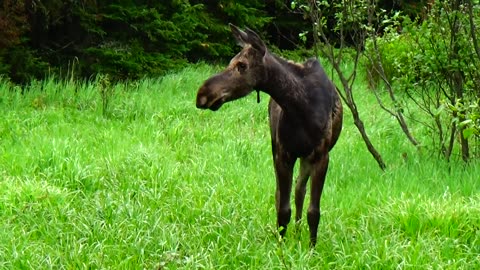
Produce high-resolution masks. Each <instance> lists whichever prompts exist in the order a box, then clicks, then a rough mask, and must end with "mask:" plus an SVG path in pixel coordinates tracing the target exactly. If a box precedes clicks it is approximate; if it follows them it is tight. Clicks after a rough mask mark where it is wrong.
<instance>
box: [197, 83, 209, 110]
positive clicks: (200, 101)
mask: <svg viewBox="0 0 480 270" xmlns="http://www.w3.org/2000/svg"><path fill="white" fill-rule="evenodd" d="M206 91H207V89H206V88H205V86H202V87H200V89H199V90H198V93H197V104H196V105H197V108H198V109H208V97H207V95H206V94H205V92H206Z"/></svg>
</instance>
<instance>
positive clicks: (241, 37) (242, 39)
mask: <svg viewBox="0 0 480 270" xmlns="http://www.w3.org/2000/svg"><path fill="white" fill-rule="evenodd" d="M229 25H230V29H231V30H232V33H233V36H234V37H235V39H236V40H237V43H238V44H239V45H240V46H242V47H244V46H245V45H247V44H250V45H252V47H253V48H254V49H256V50H257V51H259V52H260V53H261V54H262V55H265V53H266V52H267V47H266V46H265V43H264V42H263V40H262V39H261V38H260V36H258V34H257V33H255V32H254V31H253V30H252V29H250V28H247V29H246V30H245V32H244V31H242V30H240V29H239V28H238V27H237V26H235V25H233V24H231V23H230V24H229Z"/></svg>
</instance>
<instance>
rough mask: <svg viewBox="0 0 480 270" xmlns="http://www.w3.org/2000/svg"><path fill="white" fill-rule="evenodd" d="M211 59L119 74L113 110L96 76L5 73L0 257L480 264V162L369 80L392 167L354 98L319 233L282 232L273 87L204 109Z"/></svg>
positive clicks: (6, 265)
mask: <svg viewBox="0 0 480 270" xmlns="http://www.w3.org/2000/svg"><path fill="white" fill-rule="evenodd" d="M214 72H215V70H214V69H212V68H211V67H208V66H204V65H198V66H191V67H187V68H186V69H185V70H183V71H182V72H179V73H176V74H171V75H168V76H165V77H164V78H162V79H158V80H153V79H145V80H141V81H137V82H130V83H125V84H118V85H113V86H112V87H113V94H112V96H111V100H110V103H109V107H108V109H107V111H105V112H104V111H102V110H103V109H102V100H101V95H100V92H99V91H100V90H99V89H100V88H99V85H100V82H99V81H94V82H90V83H79V82H68V81H67V82H58V81H56V80H53V79H52V80H47V81H43V82H32V83H31V85H29V86H27V87H26V89H27V90H28V91H27V92H26V93H25V94H24V95H21V94H20V91H19V90H20V89H19V88H18V87H13V86H12V85H10V84H9V83H8V82H5V81H2V82H0V113H1V115H2V116H1V117H0V140H1V141H0V220H2V221H1V222H0V269H157V268H159V267H160V268H161V269H312V268H315V269H370V268H371V269H396V268H400V269H475V268H477V269H478V268H480V182H479V177H478V176H479V175H480V166H478V165H479V163H478V162H477V161H475V162H472V163H471V164H469V165H463V164H461V163H458V164H457V163H455V162H452V163H450V164H447V163H445V162H443V161H441V160H438V159H437V158H436V157H435V155H432V154H430V153H429V152H428V150H427V149H428V147H425V148H423V149H422V151H417V150H415V149H414V148H413V147H412V146H410V145H409V144H408V142H407V140H406V138H405V137H404V136H403V135H402V133H401V130H400V129H399V128H398V127H397V125H396V123H395V121H394V120H393V119H391V118H389V117H388V116H387V115H385V114H384V113H383V112H382V111H381V110H379V108H378V106H377V105H376V103H375V99H374V97H373V96H372V95H371V94H370V93H369V92H368V90H364V89H363V88H362V87H360V88H359V89H358V91H359V92H358V94H357V98H358V99H359V101H358V103H359V104H360V108H361V109H362V112H361V113H362V116H363V117H364V120H365V123H366V125H367V128H368V131H369V134H370V135H371V137H372V140H373V141H374V143H375V144H376V146H378V148H379V150H380V151H381V153H382V154H383V157H384V159H385V160H386V162H387V164H388V166H389V167H388V169H387V170H386V171H385V172H382V171H381V170H380V169H379V168H378V166H377V165H376V163H375V161H374V160H373V159H372V158H371V157H370V155H369V154H368V153H367V151H366V149H365V147H364V144H363V142H362V140H361V137H360V136H359V134H358V132H357V131H356V129H355V127H354V126H353V124H352V120H351V116H350V114H348V113H347V114H346V116H345V125H344V129H343V133H342V135H341V138H340V140H339V142H338V144H337V146H336V147H335V148H334V150H333V151H332V153H331V165H330V170H329V173H328V176H327V177H328V179H327V182H326V186H325V191H324V194H323V198H322V218H321V222H320V228H319V239H318V244H317V246H316V248H315V249H314V250H310V249H309V247H308V226H307V225H306V222H303V223H302V225H301V231H300V232H294V230H292V227H290V228H289V231H288V232H287V237H286V239H285V241H284V242H280V241H279V240H278V235H277V233H276V228H275V224H276V220H275V217H276V215H275V209H274V189H275V180H274V173H273V167H272V159H271V154H270V141H269V133H268V132H269V131H268V125H267V102H268V97H267V96H265V95H262V101H261V104H259V105H258V104H256V101H255V100H256V97H255V95H251V96H248V97H246V98H244V99H242V100H239V101H235V102H232V103H229V104H226V105H225V106H224V107H222V109H221V110H219V111H218V112H215V113H214V112H210V111H201V110H197V109H196V108H195V95H196V90H197V88H198V86H199V85H200V84H201V83H202V81H203V80H204V79H205V78H207V77H208V76H209V75H211V74H212V73H214ZM372 112H374V113H372ZM414 132H415V133H416V134H417V135H418V134H422V130H421V127H414ZM420 139H422V140H423V141H424V142H427V143H428V140H427V138H420ZM404 155H406V158H403V156H404ZM307 200H308V197H307Z"/></svg>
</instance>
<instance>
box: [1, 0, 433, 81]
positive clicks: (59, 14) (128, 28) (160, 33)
mask: <svg viewBox="0 0 480 270" xmlns="http://www.w3.org/2000/svg"><path fill="white" fill-rule="evenodd" d="M2 2H3V4H1V6H0V74H3V75H4V76H7V77H8V78H10V79H11V80H12V81H13V82H15V83H25V82H28V81H29V80H30V79H32V78H43V77H45V75H46V74H50V75H52V74H55V75H60V76H67V74H69V72H70V73H73V74H75V76H81V77H90V76H94V75H96V74H98V73H102V74H110V75H112V76H114V77H117V78H120V79H137V78H141V77H144V76H158V75H164V74H165V73H166V72H168V71H171V70H175V69H178V68H182V67H185V65H186V64H187V63H189V62H198V61H206V62H209V63H219V62H222V61H225V60H227V59H230V58H231V57H232V56H233V55H234V53H235V52H236V50H237V48H236V46H235V43H234V41H233V40H232V39H231V38H230V36H231V35H230V31H229V28H228V23H233V24H236V25H239V26H241V27H250V28H251V29H254V30H255V31H257V32H259V33H260V34H261V35H262V36H263V37H265V38H266V39H267V40H268V43H269V45H270V46H273V47H275V48H278V49H281V50H299V49H302V48H305V47H306V48H309V47H311V46H312V43H313V39H312V35H311V33H310V34H309V35H306V36H302V35H301V34H302V33H304V32H305V30H306V29H311V21H310V20H309V18H308V17H306V16H305V13H304V12H301V11H299V10H298V9H294V8H292V1H289V0H266V1H260V0H246V1H233V0H208V1H200V0H171V1H148V0H136V1H132V0H116V1H111V0H109V1H92V0H68V1H64V0H42V1H40V0H24V1H17V0H4V1H2ZM427 2H428V1H425V0H423V1H379V2H378V5H377V7H378V9H385V10H386V11H388V12H393V11H400V10H401V11H402V12H403V13H404V14H407V15H409V16H411V17H412V18H415V17H418V16H422V13H424V12H425V6H426V5H427ZM324 16H325V17H326V18H328V24H329V26H330V28H331V29H333V28H334V26H335V18H334V16H335V14H334V13H333V12H332V14H324ZM331 34H332V36H331V38H332V39H337V40H338V39H339V37H336V36H335V34H334V33H333V32H332V33H331Z"/></svg>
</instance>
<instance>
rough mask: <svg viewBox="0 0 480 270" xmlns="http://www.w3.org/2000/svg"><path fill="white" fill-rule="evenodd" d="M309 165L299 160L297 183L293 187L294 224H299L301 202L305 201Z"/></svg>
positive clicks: (301, 210) (309, 171)
mask: <svg viewBox="0 0 480 270" xmlns="http://www.w3.org/2000/svg"><path fill="white" fill-rule="evenodd" d="M311 168H312V167H311V166H310V163H309V162H308V161H306V160H304V159H300V172H299V173H298V177H297V183H296V185H295V210H296V212H295V223H296V224H297V225H299V224H300V220H301V219H302V212H303V202H304V201H305V193H306V191H307V182H308V178H309V177H310V173H311Z"/></svg>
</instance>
